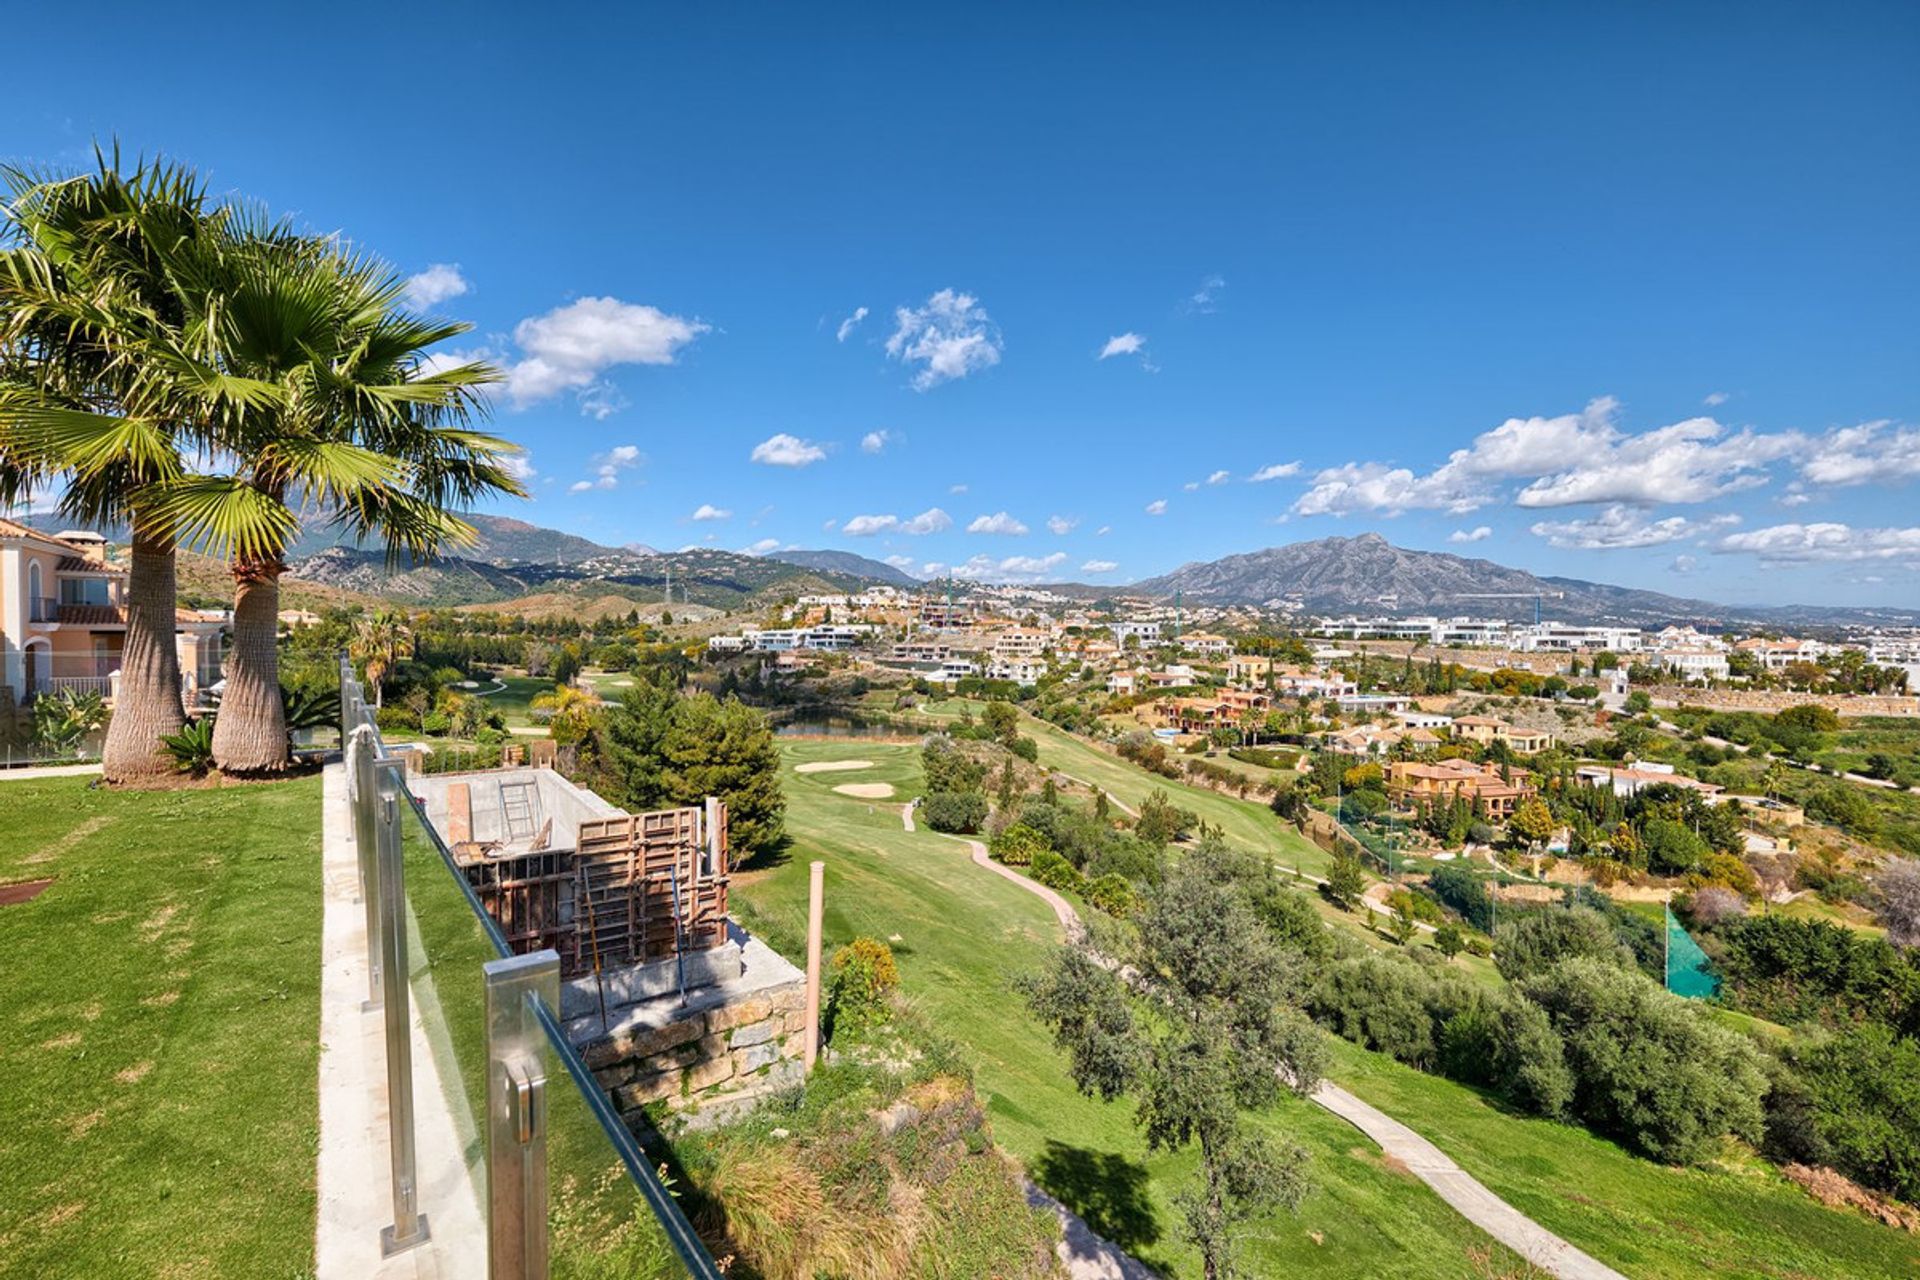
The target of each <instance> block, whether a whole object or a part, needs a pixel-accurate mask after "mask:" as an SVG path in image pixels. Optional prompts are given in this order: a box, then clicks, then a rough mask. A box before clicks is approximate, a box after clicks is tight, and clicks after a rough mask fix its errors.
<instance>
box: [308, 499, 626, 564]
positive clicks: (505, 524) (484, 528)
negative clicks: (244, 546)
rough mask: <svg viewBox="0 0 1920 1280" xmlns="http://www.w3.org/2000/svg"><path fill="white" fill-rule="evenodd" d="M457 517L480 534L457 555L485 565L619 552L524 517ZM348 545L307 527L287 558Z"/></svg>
mask: <svg viewBox="0 0 1920 1280" xmlns="http://www.w3.org/2000/svg"><path fill="white" fill-rule="evenodd" d="M460 518H461V519H463V520H465V521H466V522H467V523H468V524H470V525H472V526H473V527H474V528H475V529H476V530H477V531H478V532H479V534H480V540H479V541H478V542H476V543H474V544H473V545H472V546H469V547H462V548H460V552H459V554H460V556H461V557H462V558H463V559H467V560H478V561H481V562H483V563H486V564H497V565H506V564H579V563H581V562H582V561H586V560H592V559H595V558H597V557H601V556H609V555H619V554H621V552H620V551H619V550H618V549H616V548H613V547H603V546H601V545H600V544H599V543H597V542H590V541H588V540H587V539H585V538H582V537H578V536H577V535H575V534H571V533H562V532H560V531H559V530H558V529H543V528H541V527H540V526H539V525H535V524H528V523H527V522H526V521H525V520H515V519H512V518H511V517H509V516H483V515H480V514H479V513H477V512H472V511H468V512H462V513H461V516H460ZM343 545H344V546H350V547H351V546H352V544H350V543H346V542H344V541H343V540H342V538H341V537H340V535H339V534H337V533H335V532H334V531H332V530H329V529H325V528H320V527H318V526H316V527H313V528H311V529H309V530H308V531H307V532H306V533H304V534H303V535H302V536H301V538H300V540H299V541H298V542H296V543H295V544H294V545H293V548H292V550H291V553H290V555H289V556H288V559H290V560H298V559H301V558H303V557H306V556H311V555H318V554H319V553H320V552H322V551H325V550H327V549H328V548H329V547H336V546H343ZM355 549H357V550H375V551H377V550H379V549H380V548H378V547H371V548H355Z"/></svg>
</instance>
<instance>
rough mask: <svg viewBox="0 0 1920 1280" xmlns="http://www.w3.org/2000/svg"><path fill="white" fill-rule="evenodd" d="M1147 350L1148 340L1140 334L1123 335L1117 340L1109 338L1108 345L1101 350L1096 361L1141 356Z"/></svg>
mask: <svg viewBox="0 0 1920 1280" xmlns="http://www.w3.org/2000/svg"><path fill="white" fill-rule="evenodd" d="M1146 348H1147V340H1146V338H1145V337H1144V336H1143V335H1141V334H1138V333H1123V334H1121V335H1120V336H1119V337H1117V338H1108V339H1107V345H1106V346H1104V347H1102V348H1100V354H1099V355H1097V356H1095V357H1094V359H1096V360H1105V359H1108V358H1109V357H1111V356H1132V355H1139V354H1140V353H1141V352H1143V351H1145V350H1146Z"/></svg>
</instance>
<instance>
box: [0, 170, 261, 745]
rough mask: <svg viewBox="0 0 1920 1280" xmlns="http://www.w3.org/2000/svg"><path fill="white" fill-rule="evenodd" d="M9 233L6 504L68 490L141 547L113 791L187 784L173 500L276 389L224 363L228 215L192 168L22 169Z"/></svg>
mask: <svg viewBox="0 0 1920 1280" xmlns="http://www.w3.org/2000/svg"><path fill="white" fill-rule="evenodd" d="M0 182H4V185H5V187H6V190H7V195H8V203H7V206H6V208H5V211H4V217H3V218H0V228H3V229H4V234H5V244H4V245H3V246H0V488H5V489H7V490H8V491H10V493H9V496H12V495H13V494H18V493H20V492H24V491H31V490H33V489H44V488H48V487H57V486H58V485H60V484H61V483H62V482H64V485H65V488H64V492H63V495H62V498H61V502H60V509H61V511H62V513H63V514H64V515H65V516H66V517H67V518H68V519H71V520H74V521H76V522H80V523H120V522H124V523H125V524H126V525H127V526H128V528H129V530H130V533H131V543H132V546H131V562H130V566H129V573H128V582H127V608H126V641H125V649H124V652H123V655H122V660H121V671H120V689H119V693H118V695H117V697H116V699H115V705H114V714H113V719H112V722H111V723H110V725H109V727H108V731H107V740H106V744H105V747H104V749H103V752H102V763H103V769H104V773H105V776H106V778H107V780H108V781H110V782H128V781H137V780H139V779H142V778H150V777H154V776H159V775H165V774H169V773H171V772H172V771H173V766H172V764H171V762H170V761H169V760H168V758H167V757H166V755H165V754H164V752H163V751H162V750H161V740H162V739H163V738H164V737H166V736H167V735H168V734H170V733H174V732H177V731H178V730H179V729H180V728H181V726H182V725H183V724H184V723H185V722H186V713H185V709H184V708H183V706H182V704H181V700H180V665H179V658H178V653H177V650H176V649H175V647H174V626H175V621H176V619H175V613H174V609H175V589H174V549H175V540H174V526H173V523H172V521H171V518H170V516H169V514H168V512H167V510H166V505H167V504H166V502H165V494H166V492H167V489H168V486H170V485H172V484H174V483H175V482H177V481H178V480H179V479H180V478H181V476H182V475H183V474H184V469H185V463H184V460H183V453H184V452H186V451H189V450H190V449H191V448H192V446H193V442H194V440H195V439H196V433H197V432H198V431H199V430H200V429H201V428H202V427H203V426H204V423H205V421H206V420H207V418H208V416H209V415H210V414H213V413H220V412H228V411H231V410H233V409H235V408H237V407H240V406H244V405H246V404H248V403H257V402H258V401H259V400H260V398H261V396H262V394H263V393H264V392H270V391H271V389H270V388H265V389H263V388H260V387H257V386H252V385H249V384H247V383H246V382H245V381H244V380H242V379H235V378H231V377H229V376H227V375H226V374H225V373H224V372H223V371H222V370H221V369H220V368H219V367H218V366H217V365H216V364H214V363H212V362H210V361H209V360H208V359H207V348H206V342H205V330H204V326H203V325H202V324H201V319H202V317H204V315H205V314H206V310H207V308H206V297H205V294H206V289H207V286H208V281H209V279H210V269H211V267H212V266H213V264H214V263H215V262H217V260H218V258H219V255H220V252H221V247H222V243H223V241H224V240H225V237H226V230H225V226H226V219H225V214H224V211H223V210H221V209H218V208H216V207H213V206H211V205H209V203H208V202H207V199H206V196H205V193H204V191H203V189H202V188H201V186H200V184H199V181H198V180H197V179H196V178H195V177H194V176H193V174H192V173H191V172H189V171H188V170H186V169H184V168H181V167H179V166H175V165H170V164H166V163H164V162H155V163H152V164H145V163H143V164H140V165H138V166H137V167H136V168H135V169H134V171H133V172H132V173H130V174H122V173H121V172H120V159H119V156H118V154H117V153H116V154H114V155H113V156H111V157H108V156H107V155H105V154H97V155H96V167H95V170H94V171H93V172H90V173H88V174H86V175H84V176H81V177H73V178H53V177H48V176H45V175H36V174H31V173H27V172H25V171H22V170H18V169H7V170H5V171H4V174H0Z"/></svg>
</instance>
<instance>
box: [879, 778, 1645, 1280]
mask: <svg viewBox="0 0 1920 1280" xmlns="http://www.w3.org/2000/svg"><path fill="white" fill-rule="evenodd" d="M901 816H902V817H903V818H905V820H906V821H907V823H908V824H909V827H908V829H909V830H911V829H912V828H911V824H912V821H913V816H912V809H911V807H909V809H908V810H907V812H905V813H904V814H902V815H901ZM949 838H950V839H957V840H960V841H961V842H962V843H963V844H965V845H967V846H968V848H969V849H971V850H972V852H973V860H974V861H975V862H976V863H978V864H980V865H981V866H983V867H985V868H987V869H988V870H989V871H992V872H994V873H995V874H996V875H999V876H1002V877H1004V878H1006V879H1008V880H1011V881H1013V882H1014V883H1015V884H1017V885H1019V886H1020V887H1021V888H1023V889H1025V890H1027V891H1028V892H1029V893H1032V894H1034V895H1035V896H1036V897H1039V898H1041V899H1042V900H1044V901H1045V902H1046V904H1047V905H1048V906H1050V907H1052V908H1053V914H1054V915H1055V916H1056V917H1058V918H1059V920H1060V926H1061V928H1062V929H1063V930H1064V931H1065V932H1066V935H1067V937H1068V939H1069V940H1073V939H1078V938H1080V937H1083V936H1084V935H1085V932H1086V930H1085V926H1084V925H1082V924H1081V923H1080V916H1079V913H1078V912H1076V911H1075V910H1074V909H1073V905H1072V904H1071V903H1069V902H1068V901H1067V900H1066V899H1065V898H1063V897H1061V896H1060V895H1059V894H1057V893H1055V892H1054V891H1053V890H1052V889H1049V888H1047V887H1046V886H1045V885H1043V884H1039V883H1036V882H1035V881H1033V880H1029V879H1028V878H1027V877H1025V876H1023V875H1021V874H1020V873H1019V872H1017V871H1015V870H1013V869H1012V868H1011V867H1006V866H1003V865H1001V864H1000V863H998V862H995V861H994V860H993V859H992V858H990V857H988V856H987V846H986V845H984V844H982V843H981V842H980V841H978V840H969V839H967V838H966V837H964V836H953V837H949ZM1313 1100H1314V1101H1315V1102H1317V1103H1319V1104H1320V1105H1321V1106H1322V1107H1325V1108H1326V1109H1327V1110H1328V1111H1331V1112H1332V1113H1333V1114H1334V1115H1336V1116H1339V1117H1340V1118H1341V1119H1342V1120H1345V1121H1346V1122H1347V1123H1348V1124H1350V1125H1352V1126H1353V1127H1354V1128H1356V1129H1358V1130H1359V1131H1360V1132H1362V1133H1364V1134H1366V1135H1367V1137H1369V1138H1371V1139H1372V1140H1373V1141H1374V1142H1375V1143H1376V1144H1378V1146H1379V1147H1380V1150H1381V1151H1382V1152H1384V1153H1385V1154H1387V1155H1389V1156H1392V1157H1393V1158H1394V1159H1396V1160H1398V1161H1400V1162H1401V1163H1402V1164H1404V1165H1405V1166H1406V1167H1407V1172H1409V1173H1411V1174H1412V1175H1413V1176H1414V1177H1416V1178H1418V1179H1420V1181H1422V1182H1424V1183H1426V1184H1427V1185H1428V1186H1429V1187H1432V1188H1433V1190H1434V1192H1435V1193H1436V1194H1437V1195H1438V1196H1439V1197H1440V1198H1441V1199H1442V1200H1444V1201H1446V1202H1447V1203H1448V1204H1450V1205H1452V1206H1453V1207H1454V1209H1455V1210H1457V1211H1458V1212H1459V1214H1460V1216H1461V1217H1463V1218H1465V1219H1466V1220H1467V1221H1468V1222H1471V1223H1472V1224H1473V1225H1474V1226H1476V1227H1479V1228H1480V1229H1481V1230H1482V1231H1484V1232H1486V1233H1487V1234H1488V1235H1490V1236H1492V1237H1493V1238H1494V1239H1495V1240H1498V1241H1499V1242H1500V1243H1501V1244H1503V1245H1505V1246H1506V1247H1507V1248H1509V1249H1511V1250H1513V1251H1514V1252H1515V1253H1517V1254H1519V1255H1520V1256H1521V1257H1523V1258H1525V1259H1526V1260H1527V1261H1528V1262H1530V1263H1532V1264H1533V1265H1534V1266H1536V1267H1538V1268H1540V1269H1541V1270H1542V1271H1545V1272H1546V1273H1547V1274H1549V1275H1553V1276H1558V1277H1560V1280H1625V1277H1623V1276H1621V1274H1620V1273H1619V1272H1617V1271H1615V1270H1614V1269H1613V1268H1612V1267H1609V1266H1607V1265H1606V1264H1605V1263H1602V1262H1600V1261H1599V1260H1598V1259H1595V1258H1592V1257H1589V1256H1588V1255H1587V1254H1584V1253H1582V1252H1581V1251H1580V1250H1578V1249H1576V1248H1574V1247H1573V1246H1572V1245H1570V1244H1568V1243H1567V1242H1566V1241H1565V1240H1562V1239H1561V1238H1560V1237H1559V1236H1557V1235H1555V1234H1553V1232H1551V1231H1548V1230H1547V1229H1546V1228H1545V1227H1543V1226H1541V1225H1540V1224H1539V1223H1537V1222H1535V1221H1534V1220H1533V1219H1531V1218H1529V1217H1527V1216H1526V1215H1525V1214H1523V1213H1521V1212H1520V1211H1519V1210H1518V1209H1516V1208H1514V1207H1513V1206H1512V1205H1510V1204H1508V1203H1507V1202H1506V1201H1505V1200H1502V1199H1501V1198H1500V1197H1499V1196H1496V1195H1495V1194H1493V1192H1491V1191H1489V1190H1487V1188H1486V1187H1485V1186H1483V1185H1482V1184H1481V1183H1480V1182H1479V1181H1478V1180H1477V1179H1476V1178H1474V1177H1473V1176H1472V1175H1471V1174H1469V1173H1467V1172H1466V1171H1465V1170H1464V1169H1462V1168H1461V1167H1460V1166H1459V1165H1457V1164H1455V1163H1454V1162H1453V1160H1452V1159H1451V1158H1450V1157H1449V1156H1448V1155H1447V1154H1446V1153H1445V1152H1444V1151H1442V1150H1440V1148H1438V1147H1436V1146H1434V1145H1433V1144H1432V1143H1431V1142H1428V1141H1427V1140H1426V1139H1425V1138H1423V1137H1421V1136H1420V1135H1419V1134H1417V1133H1415V1132H1414V1131H1413V1130H1412V1129H1409V1128H1408V1127H1407V1126H1406V1125H1404V1124H1401V1123H1400V1122H1399V1121H1398V1120H1395V1119H1394V1118H1393V1117H1392V1116H1389V1115H1387V1114H1386V1113H1385V1112H1383V1111H1380V1110H1379V1109H1378V1108H1375V1107H1372V1106H1369V1105H1368V1104H1367V1103H1365V1102H1362V1101H1361V1100H1360V1099H1359V1098H1356V1097H1355V1096H1354V1095H1353V1094H1351V1093H1348V1092H1347V1091H1346V1090H1345V1089H1342V1088H1341V1087H1340V1086H1339V1085H1337V1084H1334V1083H1332V1082H1331V1081H1326V1080H1323V1081H1321V1082H1320V1087H1319V1088H1318V1089H1316V1090H1314V1093H1313ZM1027 1199H1028V1202H1029V1203H1032V1204H1034V1205H1036V1206H1038V1205H1041V1204H1050V1205H1052V1207H1053V1208H1054V1211H1055V1213H1056V1214H1058V1215H1063V1216H1062V1217H1061V1222H1062V1225H1063V1228H1064V1229H1066V1230H1067V1238H1066V1240H1064V1241H1063V1242H1062V1243H1061V1245H1060V1260H1061V1261H1062V1262H1063V1263H1064V1264H1065V1265H1066V1267H1067V1271H1068V1273H1069V1274H1070V1275H1071V1276H1072V1277H1073V1280H1135V1278H1136V1277H1143V1276H1150V1275H1152V1272H1150V1271H1148V1270H1146V1268H1144V1267H1142V1266H1141V1265H1140V1264H1139V1263H1138V1262H1136V1261H1135V1260H1134V1259H1132V1258H1130V1257H1128V1256H1127V1255H1126V1254H1125V1253H1123V1252H1122V1251H1121V1250H1120V1249H1119V1248H1118V1247H1116V1246H1115V1245H1113V1244H1112V1243H1110V1242H1108V1241H1106V1240H1102V1239H1101V1238H1100V1237H1099V1236H1096V1235H1094V1234H1093V1232H1092V1231H1091V1230H1089V1229H1088V1228H1087V1225H1086V1224H1085V1223H1084V1222H1080V1221H1079V1219H1078V1218H1074V1217H1073V1214H1072V1212H1071V1211H1070V1210H1068V1209H1067V1208H1066V1207H1065V1206H1064V1205H1061V1204H1060V1203H1059V1202H1058V1201H1056V1200H1053V1199H1052V1198H1051V1197H1049V1196H1047V1195H1046V1193H1045V1192H1042V1191H1040V1190H1039V1189H1038V1188H1037V1187H1033V1186H1031V1185H1029V1187H1028V1191H1027ZM1069 1220H1071V1221H1072V1223H1074V1224H1077V1226H1078V1229H1079V1232H1081V1233H1083V1234H1082V1235H1081V1236H1080V1237H1079V1238H1078V1239H1076V1236H1075V1233H1074V1231H1073V1230H1072V1229H1071V1228H1070V1227H1068V1225H1067V1224H1068V1222H1069Z"/></svg>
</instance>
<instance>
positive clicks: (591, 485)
mask: <svg viewBox="0 0 1920 1280" xmlns="http://www.w3.org/2000/svg"><path fill="white" fill-rule="evenodd" d="M594 461H595V462H596V463H597V464H598V465H597V466H596V467H595V468H594V477H593V479H591V480H577V481H575V482H574V483H573V484H571V485H569V486H568V488H567V492H569V493H585V492H586V491H587V490H588V489H615V488H618V487H619V485H620V473H621V472H622V471H625V470H627V469H628V468H630V467H637V466H639V465H640V464H641V463H642V462H644V461H645V458H644V457H642V455H641V453H640V449H639V447H638V446H637V445H631V444H617V445H615V446H614V447H613V448H611V449H609V450H607V451H606V452H605V453H602V454H596V455H595V456H594Z"/></svg>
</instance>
